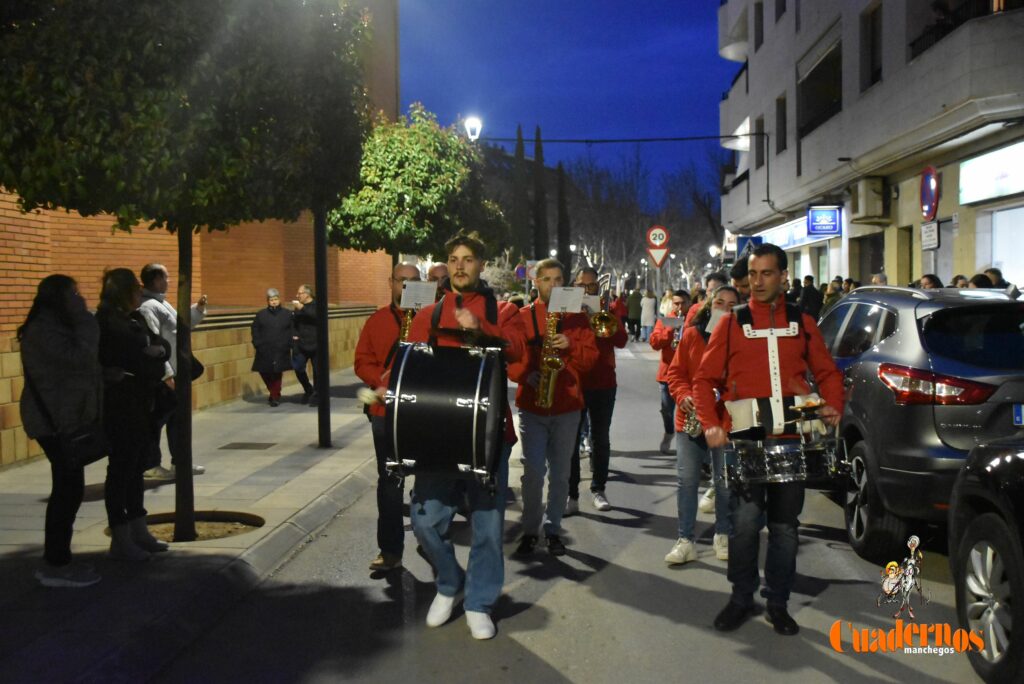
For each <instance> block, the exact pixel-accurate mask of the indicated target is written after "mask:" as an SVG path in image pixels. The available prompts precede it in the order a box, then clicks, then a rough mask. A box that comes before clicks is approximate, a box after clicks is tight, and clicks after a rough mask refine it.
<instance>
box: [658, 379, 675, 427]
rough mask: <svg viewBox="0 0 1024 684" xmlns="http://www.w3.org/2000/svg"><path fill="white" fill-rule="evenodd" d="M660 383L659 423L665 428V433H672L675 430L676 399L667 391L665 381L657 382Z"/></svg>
mask: <svg viewBox="0 0 1024 684" xmlns="http://www.w3.org/2000/svg"><path fill="white" fill-rule="evenodd" d="M658 384H659V385H661V423H662V425H663V426H664V428H665V434H666V435H674V434H675V432H676V400H675V399H673V398H672V393H671V392H669V391H668V383H667V382H659V383H658Z"/></svg>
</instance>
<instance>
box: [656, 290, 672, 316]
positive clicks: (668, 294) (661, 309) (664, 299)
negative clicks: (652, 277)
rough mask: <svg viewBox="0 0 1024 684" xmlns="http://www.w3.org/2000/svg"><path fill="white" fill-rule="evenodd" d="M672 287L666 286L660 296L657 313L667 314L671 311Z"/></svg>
mask: <svg viewBox="0 0 1024 684" xmlns="http://www.w3.org/2000/svg"><path fill="white" fill-rule="evenodd" d="M673 308H674V307H673V306H672V288H671V287H669V288H666V289H665V293H664V294H663V295H662V296H661V301H660V302H658V315H660V316H668V315H669V314H670V313H672V310H673Z"/></svg>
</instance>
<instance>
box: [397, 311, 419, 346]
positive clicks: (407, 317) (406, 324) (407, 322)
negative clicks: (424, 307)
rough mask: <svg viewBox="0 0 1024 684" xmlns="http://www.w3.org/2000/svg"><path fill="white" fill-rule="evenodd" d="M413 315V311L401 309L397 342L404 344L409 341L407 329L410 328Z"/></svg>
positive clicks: (414, 313)
mask: <svg viewBox="0 0 1024 684" xmlns="http://www.w3.org/2000/svg"><path fill="white" fill-rule="evenodd" d="M415 315H416V310H415V309H402V329H401V331H400V332H399V333H398V341H399V342H405V341H407V340H408V339H409V328H411V327H412V319H413V316H415Z"/></svg>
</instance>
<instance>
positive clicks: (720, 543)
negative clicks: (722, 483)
mask: <svg viewBox="0 0 1024 684" xmlns="http://www.w3.org/2000/svg"><path fill="white" fill-rule="evenodd" d="M712 491H714V490H712ZM711 546H712V548H714V550H715V558H717V559H718V560H729V535H727V534H716V535H715V538H714V539H713V540H712V541H711Z"/></svg>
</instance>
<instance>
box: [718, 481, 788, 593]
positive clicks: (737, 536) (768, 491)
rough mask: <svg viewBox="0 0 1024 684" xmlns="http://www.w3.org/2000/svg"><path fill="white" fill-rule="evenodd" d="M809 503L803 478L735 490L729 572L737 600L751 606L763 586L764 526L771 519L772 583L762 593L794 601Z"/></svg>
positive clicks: (767, 574)
mask: <svg viewBox="0 0 1024 684" xmlns="http://www.w3.org/2000/svg"><path fill="white" fill-rule="evenodd" d="M803 507H804V483H803V482H785V483H773V484H764V485H759V484H754V485H745V486H743V487H741V488H739V489H736V490H734V491H733V492H732V496H731V500H730V510H731V511H732V525H733V533H732V534H731V535H730V536H729V571H728V578H729V581H730V582H731V583H732V600H733V601H735V602H736V603H739V604H740V605H744V606H749V605H751V604H752V603H753V601H754V592H755V591H756V590H757V588H758V587H759V586H760V583H761V582H760V577H759V575H758V572H757V555H758V551H759V544H760V539H761V528H762V527H764V524H765V516H766V514H767V521H768V553H767V556H766V557H765V563H764V580H765V584H766V585H767V587H766V589H765V590H764V591H763V592H762V594H761V595H762V596H764V598H765V599H766V600H767V601H768V604H769V605H778V606H784V605H786V602H787V601H789V592H790V590H791V589H792V588H793V580H794V578H795V576H796V551H797V545H798V544H799V542H800V539H799V535H798V533H797V528H798V526H799V525H800V520H799V516H800V511H801V510H803Z"/></svg>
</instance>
